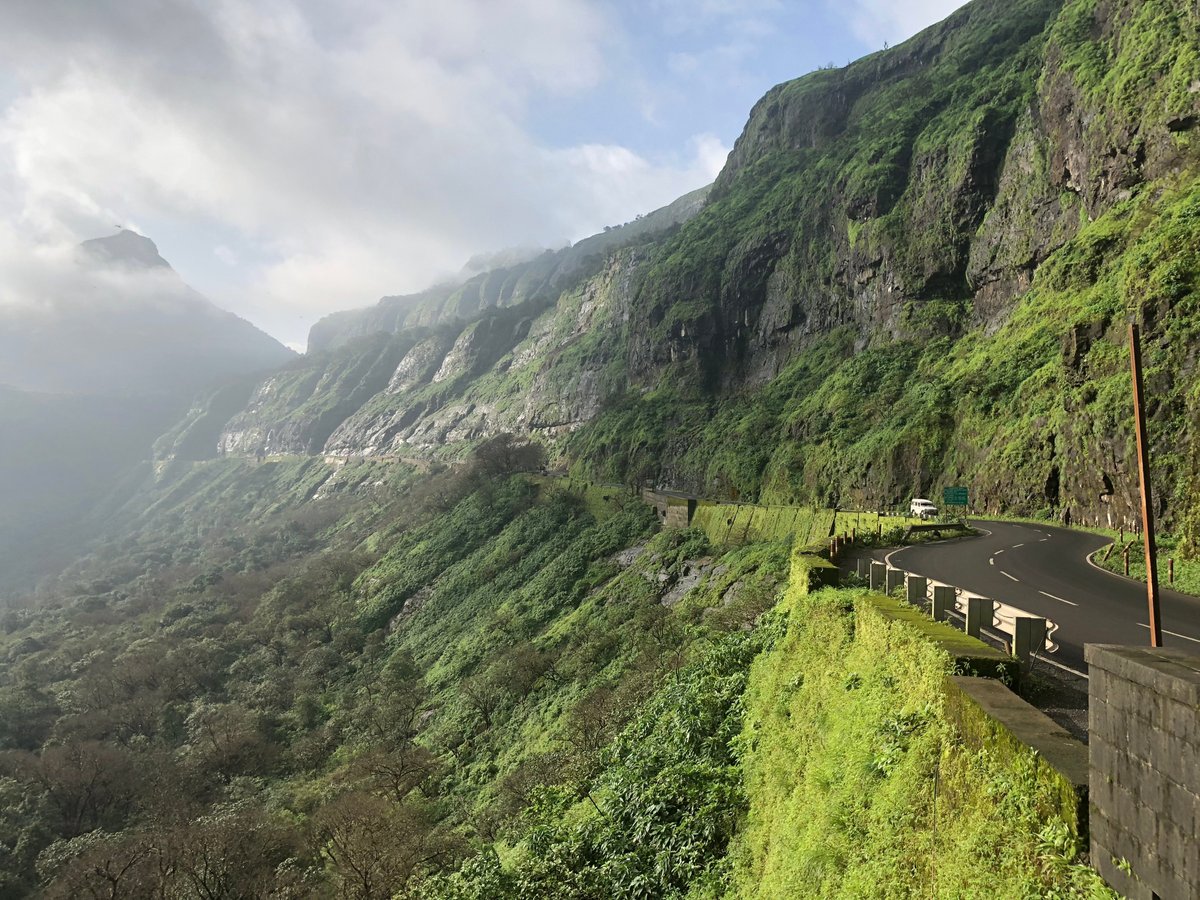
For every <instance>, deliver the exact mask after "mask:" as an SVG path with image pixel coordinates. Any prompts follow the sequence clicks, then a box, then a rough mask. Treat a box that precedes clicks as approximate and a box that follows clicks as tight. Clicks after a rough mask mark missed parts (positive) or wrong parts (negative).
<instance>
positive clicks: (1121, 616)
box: [889, 521, 1200, 669]
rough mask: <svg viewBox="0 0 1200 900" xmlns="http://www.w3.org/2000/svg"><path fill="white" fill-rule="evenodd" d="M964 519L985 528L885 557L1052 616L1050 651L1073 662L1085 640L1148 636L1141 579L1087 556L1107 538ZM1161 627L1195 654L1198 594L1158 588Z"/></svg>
mask: <svg viewBox="0 0 1200 900" xmlns="http://www.w3.org/2000/svg"><path fill="white" fill-rule="evenodd" d="M971 524H972V525H974V526H975V527H976V528H979V529H980V530H983V531H986V532H988V533H987V534H984V535H982V536H980V537H972V538H964V539H958V540H951V541H946V542H942V543H933V544H919V545H916V546H913V547H906V548H904V549H902V550H898V551H895V552H893V553H891V554H889V558H890V561H891V564H892V565H893V566H895V567H897V568H901V569H907V570H908V571H910V572H914V573H916V574H918V575H924V576H926V577H928V578H933V579H936V580H938V581H941V582H945V583H946V584H952V585H954V586H956V587H959V588H962V589H963V590H964V591H966V592H968V593H971V594H976V595H978V596H981V597H991V598H993V599H995V600H1000V601H1002V602H1004V603H1007V604H1009V605H1010V606H1014V607H1017V608H1019V609H1021V610H1023V611H1025V612H1027V613H1030V614H1032V615H1037V616H1045V617H1046V618H1048V619H1052V620H1053V621H1054V622H1056V623H1057V624H1058V631H1057V632H1055V634H1054V641H1055V642H1057V643H1058V645H1059V649H1058V650H1057V651H1056V652H1055V654H1054V656H1055V657H1056V658H1058V659H1059V660H1060V661H1061V662H1062V663H1064V664H1065V665H1068V666H1071V667H1073V668H1080V669H1082V667H1083V666H1084V661H1083V645H1084V644H1134V645H1138V646H1147V645H1148V644H1149V642H1150V628H1149V625H1148V624H1147V623H1148V622H1149V614H1148V611H1147V604H1146V586H1145V585H1144V584H1142V583H1140V582H1135V581H1131V580H1129V579H1126V578H1124V577H1122V576H1120V575H1114V574H1113V573H1111V572H1106V571H1104V570H1102V569H1099V568H1097V567H1096V566H1093V565H1092V564H1091V563H1090V562H1088V560H1087V556H1088V554H1089V553H1092V552H1093V551H1095V550H1098V549H1100V548H1101V547H1104V546H1105V545H1106V544H1107V543H1108V540H1107V539H1106V538H1103V537H1099V536H1097V535H1094V534H1088V533H1087V532H1082V531H1071V530H1069V529H1064V528H1055V527H1052V526H1045V525H1018V524H1014V523H1011V522H990V521H973V522H972V523H971ZM1163 574H1164V575H1165V573H1163ZM1162 627H1163V631H1164V635H1163V643H1164V644H1165V645H1166V646H1168V647H1177V648H1179V649H1181V650H1186V651H1188V652H1190V653H1196V654H1200V598H1197V597H1192V596H1189V595H1187V594H1180V593H1177V592H1176V591H1169V590H1163V591H1162Z"/></svg>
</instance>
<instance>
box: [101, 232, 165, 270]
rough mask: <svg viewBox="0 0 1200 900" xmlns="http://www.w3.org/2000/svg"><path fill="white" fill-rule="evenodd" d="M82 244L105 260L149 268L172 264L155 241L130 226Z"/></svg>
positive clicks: (163, 267)
mask: <svg viewBox="0 0 1200 900" xmlns="http://www.w3.org/2000/svg"><path fill="white" fill-rule="evenodd" d="M80 246H81V247H82V248H83V249H84V251H86V252H87V253H89V254H91V255H92V256H93V257H96V258H98V259H102V260H104V261H105V262H116V263H122V264H124V265H128V266H137V267H142V268H147V269H160V268H161V269H169V268H171V266H170V264H169V263H168V262H167V261H166V260H165V259H163V258H162V257H161V256H159V255H158V247H156V246H155V244H154V241H152V240H150V238H148V237H146V236H144V235H141V234H138V233H137V232H136V231H130V230H129V229H128V228H122V229H121V230H120V231H118V232H117V233H116V234H114V235H110V236H108V237H102V238H93V239H92V240H90V241H84V242H83V243H82V244H80Z"/></svg>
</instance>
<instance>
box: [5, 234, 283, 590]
mask: <svg viewBox="0 0 1200 900" xmlns="http://www.w3.org/2000/svg"><path fill="white" fill-rule="evenodd" d="M46 274H47V277H46V279H45V282H44V285H43V291H44V293H43V294H42V295H41V296H35V297H30V298H28V301H29V302H27V303H22V304H16V305H10V306H4V307H0V434H3V435H4V440H3V441H2V442H0V481H2V483H3V484H4V485H5V486H6V487H5V493H4V503H3V508H2V509H0V589H4V588H11V587H14V586H19V587H29V586H30V585H31V584H32V583H34V582H35V581H36V580H37V578H38V577H40V576H41V575H43V574H44V573H46V572H50V571H54V570H55V569H56V568H61V566H62V565H63V564H64V563H66V562H69V561H70V560H71V559H74V558H76V557H77V556H78V554H79V550H80V547H81V546H82V545H83V544H84V543H85V542H86V540H87V538H89V537H90V536H92V535H94V534H95V533H96V532H97V531H98V530H102V528H103V525H104V522H103V516H102V515H101V514H100V513H99V512H98V510H99V507H100V506H101V505H102V503H103V502H105V501H106V500H107V499H111V498H114V497H116V496H120V493H121V491H123V490H125V489H127V488H128V487H129V486H130V484H131V483H136V475H137V474H138V473H139V471H140V468H139V467H140V466H141V465H142V464H144V463H146V462H148V461H149V460H150V459H151V457H152V455H153V454H152V446H153V443H154V440H155V438H156V437H157V436H158V435H160V434H161V433H162V432H163V431H165V430H167V429H168V428H169V427H170V425H171V423H172V422H174V421H176V420H178V419H179V418H180V417H181V416H183V415H184V414H185V412H186V411H187V409H188V405H189V403H190V401H191V398H192V394H193V392H196V391H198V390H200V389H202V388H204V389H208V388H209V386H211V385H213V384H214V383H217V382H222V383H226V384H225V386H224V388H223V389H224V390H226V391H228V390H229V387H228V384H227V383H228V382H229V381H230V380H231V379H233V380H235V381H236V379H237V377H238V376H242V377H245V376H247V375H249V374H251V373H261V372H265V371H269V370H271V369H274V368H276V367H277V366H279V365H280V364H282V363H285V362H287V361H288V360H290V359H292V358H294V357H295V354H294V353H293V352H292V351H291V350H288V349H287V348H286V347H284V346H282V345H281V344H279V343H278V342H277V341H276V340H274V339H273V338H271V337H270V336H268V335H266V334H264V333H263V332H261V331H259V330H258V329H257V328H255V327H254V326H253V325H251V324H250V323H249V322H246V321H245V320H244V319H241V318H239V317H237V316H235V315H233V314H232V313H228V312H225V311H224V310H221V309H219V308H217V307H216V306H214V305H213V304H212V303H211V302H209V301H208V300H206V299H205V298H204V297H202V296H201V295H200V294H198V293H196V292H195V291H194V290H192V289H191V288H189V287H188V286H187V285H186V284H184V283H183V281H182V280H181V279H180V278H179V276H178V275H177V274H176V273H175V271H174V270H173V269H172V268H171V267H170V266H169V265H168V264H167V262H166V260H164V259H163V258H162V257H161V256H160V255H159V253H158V248H157V247H155V245H154V242H153V241H151V240H150V239H149V238H146V237H143V236H142V235H140V234H136V233H135V232H132V231H128V230H122V231H121V232H119V233H118V234H115V235H112V236H111V237H106V238H99V239H97V240H91V241H85V242H84V243H83V244H82V245H81V247H80V248H79V251H78V253H77V254H76V256H75V257H74V258H71V259H67V260H63V261H62V263H61V267H60V268H59V269H56V270H54V271H51V272H48V273H46ZM247 394H248V389H247ZM245 396H246V395H243V399H245ZM130 479H132V481H130ZM127 482H129V483H127Z"/></svg>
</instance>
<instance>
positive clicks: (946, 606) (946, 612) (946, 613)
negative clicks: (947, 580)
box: [933, 584, 954, 622]
mask: <svg viewBox="0 0 1200 900" xmlns="http://www.w3.org/2000/svg"><path fill="white" fill-rule="evenodd" d="M952 609H954V588H952V587H951V586H950V585H948V584H935V585H934V586H933V619H934V621H935V622H945V621H946V620H947V619H949V618H950V610H952Z"/></svg>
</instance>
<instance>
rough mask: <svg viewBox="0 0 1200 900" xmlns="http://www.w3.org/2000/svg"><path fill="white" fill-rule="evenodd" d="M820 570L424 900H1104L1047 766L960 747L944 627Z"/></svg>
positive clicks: (995, 748) (544, 793)
mask: <svg viewBox="0 0 1200 900" xmlns="http://www.w3.org/2000/svg"><path fill="white" fill-rule="evenodd" d="M820 565H822V563H821V561H819V560H818V559H817V558H816V557H813V556H811V555H808V554H805V553H803V552H794V553H793V556H792V563H791V575H790V580H789V584H788V587H787V590H786V592H785V595H784V596H783V598H782V600H781V601H780V603H779V604H778V605H777V606H776V607H775V608H774V609H773V610H772V611H770V612H768V613H766V614H765V615H764V616H763V617H762V618H761V619H760V620H759V622H758V626H757V627H756V628H755V629H754V630H753V631H752V632H735V633H730V634H725V635H720V636H714V637H713V638H712V639H711V640H709V641H706V642H705V643H704V646H703V649H702V650H701V648H700V647H699V646H698V647H697V652H698V655H697V656H696V657H695V658H694V659H693V661H692V662H691V663H690V664H689V665H687V666H685V667H684V668H683V669H681V670H679V671H678V672H676V673H675V674H674V675H672V676H670V678H669V679H668V681H667V683H666V684H665V685H664V686H663V687H662V688H660V689H659V690H658V691H657V692H656V693H655V694H654V695H653V696H652V697H651V698H650V699H649V701H648V702H647V703H646V704H645V705H644V706H643V707H642V708H641V710H640V711H639V713H638V715H637V716H636V717H635V718H634V719H633V720H632V722H631V723H630V724H629V725H628V726H627V727H626V728H625V729H624V730H623V731H622V732H621V733H620V734H619V735H618V737H617V738H616V740H615V741H614V742H613V743H612V744H611V745H610V746H609V747H608V748H607V749H606V750H605V751H604V753H603V754H602V755H601V757H600V760H601V761H602V765H601V768H600V769H599V770H598V771H597V772H596V774H595V775H594V776H593V777H592V778H591V779H589V780H588V782H587V783H586V784H584V785H580V784H578V783H576V784H575V785H572V786H571V787H570V789H567V786H566V785H562V786H559V787H543V788H542V789H541V790H540V791H538V792H536V796H535V799H534V801H533V803H532V805H531V806H530V807H529V808H528V809H527V810H526V812H525V813H524V816H523V823H524V826H523V828H524V830H523V833H522V834H520V835H514V840H513V842H511V843H505V844H501V845H496V846H495V847H494V848H487V849H484V850H483V851H482V852H481V853H480V854H479V855H477V856H476V857H475V858H474V859H472V860H470V861H468V862H467V864H465V865H464V866H463V867H462V868H461V869H460V871H459V872H457V873H455V874H454V875H451V876H443V877H440V878H437V879H434V880H433V881H431V882H428V883H427V884H426V886H425V889H424V892H423V893H422V896H423V897H425V898H430V900H432V898H436V900H452V898H453V900H459V898H468V897H481V896H488V897H492V898H500V900H503V898H515V897H525V896H555V897H568V898H569V897H580V898H581V897H593V896H613V897H634V896H675V897H688V898H692V900H699V898H716V897H740V898H750V897H764V898H765V897H806V896H813V897H817V896H820V897H877V896H896V897H906V896H935V897H964V896H992V897H1013V898H1017V897H1020V898H1025V897H1030V896H1057V897H1111V896H1112V895H1111V893H1110V892H1108V890H1107V889H1106V888H1105V887H1104V885H1103V883H1102V882H1101V881H1100V879H1099V877H1098V876H1097V875H1096V873H1095V872H1093V871H1092V870H1090V869H1089V868H1087V867H1086V866H1084V865H1082V864H1081V863H1080V861H1079V859H1080V857H1079V850H1080V841H1079V837H1078V833H1077V823H1076V822H1075V821H1074V819H1073V806H1072V803H1071V802H1070V801H1065V800H1064V795H1063V786H1062V783H1061V782H1060V781H1058V780H1056V778H1055V777H1054V776H1053V774H1052V773H1050V772H1049V770H1048V769H1047V767H1045V766H1044V765H1041V764H1040V763H1039V760H1038V758H1037V755H1036V754H1035V753H1034V752H1033V751H1032V750H1027V749H1024V748H1020V747H1018V746H1016V745H1014V744H1012V743H1011V742H1003V741H995V742H987V743H985V744H983V745H975V744H969V742H968V741H965V740H964V735H963V734H962V732H961V731H960V729H959V727H958V726H957V725H956V724H955V721H954V720H953V716H952V715H951V712H950V710H949V704H948V700H947V689H946V677H947V676H948V675H949V674H950V673H951V672H952V671H953V668H954V660H953V659H952V657H951V655H950V654H949V653H948V652H947V651H946V650H945V649H944V647H943V646H940V645H939V644H938V643H935V642H933V641H931V640H930V639H929V637H928V635H929V633H931V632H932V631H936V629H937V628H939V627H941V626H934V625H932V624H931V623H930V624H929V625H928V626H926V625H924V624H922V623H917V622H912V623H904V622H899V621H896V620H894V619H892V618H889V617H888V616H887V615H886V614H885V613H884V612H881V611H880V607H879V603H880V600H879V599H878V598H876V599H874V600H873V599H871V598H870V596H869V595H868V594H866V592H864V591H855V590H837V589H824V590H819V591H810V585H811V584H812V583H813V582H814V580H815V579H814V574H815V572H814V568H815V567H818V566H820ZM884 603H885V605H886V601H884ZM962 640H966V639H962ZM982 727H983V730H984V731H986V730H987V726H986V725H984V726H982Z"/></svg>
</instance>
